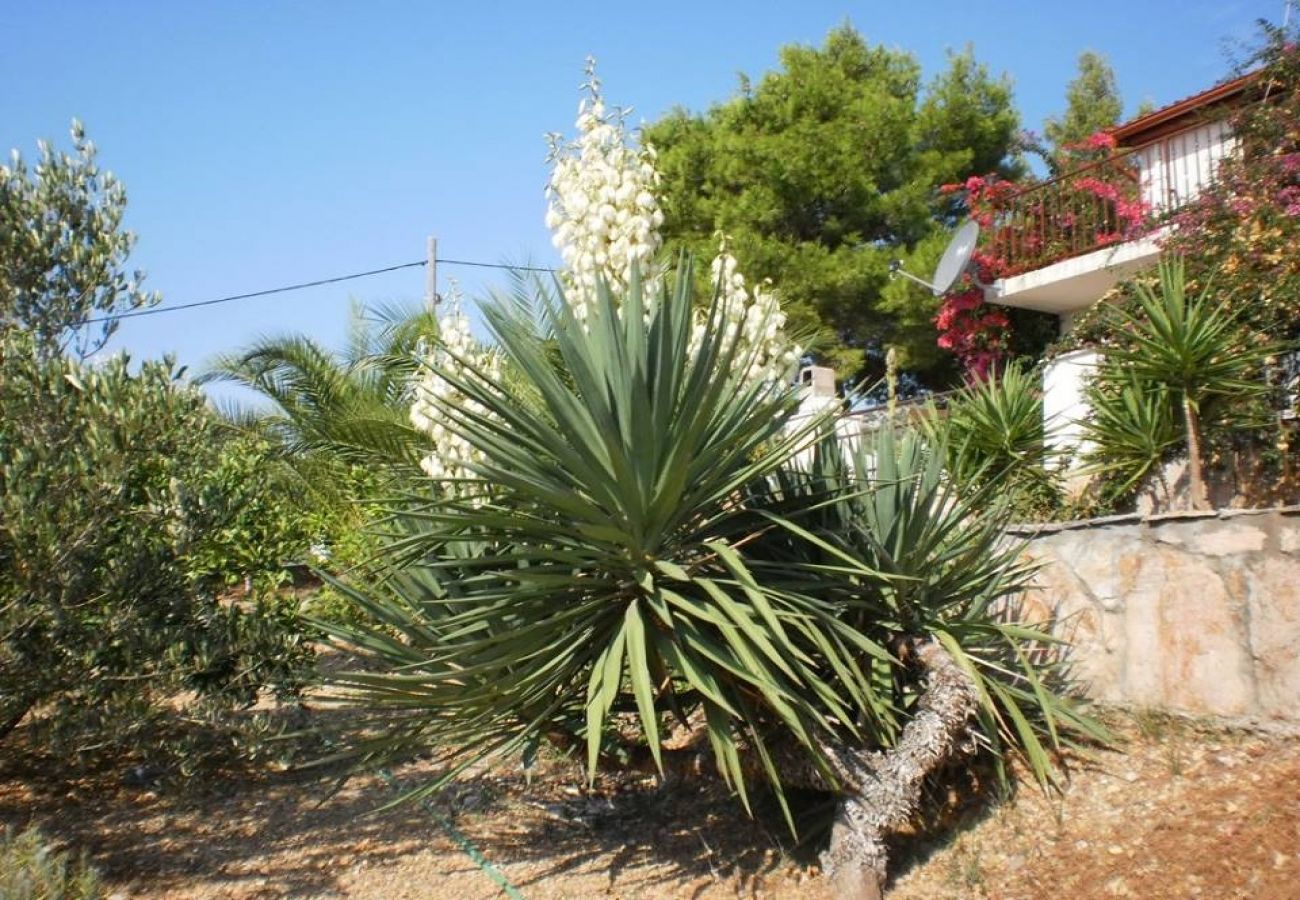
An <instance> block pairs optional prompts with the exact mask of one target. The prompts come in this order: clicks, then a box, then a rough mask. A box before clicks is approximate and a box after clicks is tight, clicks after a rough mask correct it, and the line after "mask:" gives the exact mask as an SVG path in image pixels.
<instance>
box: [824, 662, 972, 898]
mask: <svg viewBox="0 0 1300 900" xmlns="http://www.w3.org/2000/svg"><path fill="white" fill-rule="evenodd" d="M917 656H918V658H919V660H920V663H921V666H922V667H923V668H924V670H925V676H926V680H927V682H928V684H927V688H926V692H925V694H924V695H923V696H922V697H921V700H920V702H919V704H918V708H917V712H916V715H915V716H913V717H912V720H911V721H910V722H908V723H907V725H906V727H904V729H903V733H902V736H901V737H900V738H899V741H898V744H897V745H895V746H894V748H893V749H891V750H889V751H888V752H884V753H880V752H858V753H857V754H854V757H855V758H852V759H851V760H850V759H848V758H847V757H848V754H846V753H843V752H841V753H839V754H837V759H836V762H837V763H840V764H845V765H848V766H849V767H850V768H851V769H852V770H853V771H851V772H848V773H845V774H846V775H848V776H849V777H844V778H841V782H842V783H843V784H844V785H845V787H846V788H848V786H850V785H851V786H852V787H851V789H850V790H851V792H849V793H845V794H844V795H843V796H842V797H841V798H840V802H839V807H838V809H837V810H836V814H835V823H834V825H833V826H832V829H831V842H830V847H829V848H828V849H827V850H826V852H825V853H823V854H822V858H821V862H822V868H823V869H824V870H825V872H826V875H827V877H829V878H830V879H831V884H832V886H833V889H834V892H835V896H836V898H838V900H879V898H880V897H881V896H882V894H883V891H884V886H885V875H886V865H887V863H888V851H887V849H886V847H885V837H886V836H887V835H888V834H889V833H890V832H891V831H893V830H895V829H896V828H898V827H899V826H900V825H903V824H904V823H906V821H907V820H908V818H910V817H911V815H912V814H913V813H914V812H915V811H916V808H917V804H918V803H919V801H920V799H921V788H922V787H923V785H924V783H925V778H926V776H927V775H929V774H930V773H931V772H933V771H934V770H935V769H936V768H937V767H938V766H939V765H940V764H941V763H942V762H943V761H944V760H945V759H947V758H948V757H949V756H950V755H951V754H952V753H953V751H954V750H955V749H956V748H957V746H958V745H959V743H960V742H961V740H962V738H963V737H965V735H966V734H967V728H968V725H969V720H970V717H971V714H972V713H973V712H974V711H975V706H976V704H977V702H978V695H977V693H976V690H975V685H974V684H973V683H972V682H971V679H970V676H968V675H967V674H966V672H965V671H963V670H962V668H961V667H960V666H958V665H957V662H956V660H954V659H953V658H952V656H951V655H950V654H949V653H948V651H947V650H945V649H944V648H943V645H942V644H940V643H938V642H937V641H927V642H925V643H924V644H922V645H920V646H919V647H918V648H917Z"/></svg>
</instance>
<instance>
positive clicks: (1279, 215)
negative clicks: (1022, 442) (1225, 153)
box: [1052, 30, 1300, 499]
mask: <svg viewBox="0 0 1300 900" xmlns="http://www.w3.org/2000/svg"><path fill="white" fill-rule="evenodd" d="M1255 65H1258V68H1259V71H1260V75H1259V77H1258V79H1257V81H1256V85H1255V88H1254V92H1253V94H1252V96H1251V97H1250V99H1249V100H1248V102H1246V103H1245V104H1243V105H1242V106H1240V107H1238V108H1237V109H1236V110H1235V111H1234V112H1233V113H1232V115H1231V117H1230V119H1229V122H1230V124H1231V127H1232V130H1233V133H1234V134H1235V135H1236V136H1237V138H1238V141H1239V150H1238V153H1236V154H1234V155H1232V156H1230V157H1228V158H1226V159H1225V160H1224V161H1223V162H1222V163H1220V166H1219V170H1218V173H1217V179H1216V181H1215V182H1214V183H1213V184H1211V185H1209V186H1207V187H1206V188H1205V189H1203V190H1202V191H1201V193H1200V194H1199V195H1198V196H1197V197H1196V198H1195V199H1194V200H1192V201H1191V202H1190V203H1188V204H1187V205H1185V206H1183V207H1182V208H1181V209H1179V210H1177V211H1176V212H1175V213H1174V214H1173V216H1172V218H1171V220H1170V223H1169V224H1170V225H1171V226H1172V227H1171V228H1170V229H1169V230H1168V231H1167V232H1165V236H1164V238H1163V240H1162V249H1163V250H1164V251H1165V252H1166V254H1167V255H1169V256H1179V257H1182V258H1183V259H1185V260H1186V266H1187V286H1188V290H1189V291H1193V292H1195V293H1209V294H1211V295H1212V296H1213V297H1214V302H1215V305H1216V307H1217V308H1218V309H1220V310H1222V311H1223V312H1225V313H1227V314H1228V315H1230V316H1231V317H1232V318H1233V320H1234V321H1235V322H1236V323H1237V324H1238V325H1239V327H1240V328H1241V329H1242V331H1243V332H1244V333H1245V335H1246V339H1247V340H1248V342H1249V343H1250V344H1252V345H1253V346H1256V347H1263V346H1269V347H1275V348H1277V350H1278V352H1276V353H1273V354H1272V355H1270V356H1268V357H1266V359H1265V362H1264V364H1263V365H1261V366H1259V367H1258V370H1257V371H1256V372H1255V375H1254V377H1255V378H1256V379H1257V380H1260V381H1263V382H1267V383H1268V384H1270V385H1271V387H1272V388H1273V390H1272V392H1271V394H1266V395H1263V396H1261V397H1257V398H1254V400H1253V403H1254V406H1255V407H1256V408H1255V409H1253V410H1249V411H1248V412H1250V413H1251V415H1250V418H1251V420H1252V421H1253V427H1250V428H1242V427H1240V424H1239V422H1238V418H1239V417H1234V418H1233V419H1231V420H1229V421H1227V422H1226V424H1224V425H1223V426H1221V427H1217V426H1216V425H1215V424H1214V423H1212V422H1210V423H1207V425H1206V445H1207V446H1206V449H1207V452H1208V459H1207V465H1208V467H1209V468H1210V469H1211V470H1214V469H1218V470H1219V471H1220V472H1221V473H1222V472H1224V471H1225V470H1235V476H1236V480H1237V481H1238V482H1240V483H1243V484H1244V482H1246V481H1250V482H1257V483H1260V484H1263V483H1267V484H1270V485H1275V486H1276V488H1275V491H1281V492H1282V494H1281V496H1286V491H1288V490H1291V491H1294V487H1295V486H1294V484H1293V483H1292V482H1294V479H1295V474H1296V473H1295V469H1296V454H1295V446H1296V440H1295V429H1296V424H1295V423H1296V419H1295V418H1294V414H1295V412H1296V409H1295V408H1294V407H1295V391H1294V388H1295V386H1294V384H1288V383H1287V379H1288V378H1292V379H1293V378H1294V374H1288V373H1289V372H1291V371H1292V370H1291V369H1289V368H1288V359H1287V354H1288V351H1290V352H1292V353H1293V352H1294V350H1295V348H1296V340H1297V338H1300V254H1298V253H1297V252H1296V248H1297V247H1300V92H1298V91H1297V88H1300V52H1298V51H1297V49H1296V46H1295V44H1294V43H1291V42H1288V41H1287V40H1286V36H1285V35H1284V34H1283V33H1282V32H1281V31H1277V30H1269V31H1268V42H1267V44H1266V46H1265V48H1264V49H1263V50H1262V51H1260V52H1259V53H1258V54H1257V55H1256V56H1255V57H1254V58H1253V59H1252V67H1254V66H1255ZM1146 280H1149V278H1147V279H1146ZM1144 283H1145V281H1144V277H1139V278H1138V279H1136V280H1134V281H1132V282H1127V283H1124V284H1121V285H1119V286H1118V287H1117V288H1116V289H1115V290H1113V291H1112V292H1110V294H1108V295H1107V296H1106V297H1104V298H1103V299H1102V302H1100V303H1097V304H1095V305H1094V306H1093V307H1091V308H1090V309H1089V310H1087V311H1085V312H1083V313H1081V314H1079V315H1078V316H1077V317H1076V320H1075V322H1074V326H1073V328H1072V330H1071V332H1070V334H1069V335H1067V336H1065V337H1064V338H1062V340H1061V341H1059V342H1058V343H1057V344H1056V345H1055V346H1054V347H1053V348H1052V352H1055V353H1060V352H1066V351H1069V350H1075V349H1078V348H1080V347H1086V346H1097V347H1102V348H1106V347H1112V348H1117V349H1119V350H1121V351H1122V350H1126V349H1131V348H1130V343H1131V334H1130V331H1129V329H1126V328H1116V327H1114V322H1115V319H1114V317H1113V316H1110V315H1108V312H1107V311H1108V310H1110V309H1113V308H1118V309H1119V310H1121V311H1124V312H1126V313H1128V314H1130V315H1140V314H1141V309H1140V306H1139V304H1138V302H1137V293H1138V291H1139V290H1140V288H1141V286H1142V285H1143V284H1144ZM1288 407H1289V408H1288ZM1271 496H1273V499H1276V495H1275V494H1274V495H1271ZM1261 499H1264V498H1261Z"/></svg>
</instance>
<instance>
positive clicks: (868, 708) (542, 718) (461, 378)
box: [321, 266, 1089, 893]
mask: <svg viewBox="0 0 1300 900" xmlns="http://www.w3.org/2000/svg"><path fill="white" fill-rule="evenodd" d="M691 285H692V277H691V272H690V267H689V266H684V267H683V268H682V269H681V270H679V272H678V274H677V277H676V279H675V281H672V282H671V283H669V282H667V281H665V283H664V284H663V286H662V288H661V289H660V292H659V293H657V294H656V295H653V296H646V293H645V292H644V291H643V289H642V286H641V284H640V283H639V281H638V280H637V279H636V278H634V279H633V280H632V284H631V286H630V287H629V289H628V291H627V293H626V294H625V295H624V296H621V297H614V296H613V295H612V294H611V292H610V291H609V290H608V289H607V288H602V289H601V290H600V291H598V297H597V299H596V301H595V302H594V303H592V304H589V306H588V311H587V317H586V319H585V322H584V323H583V324H579V323H578V322H577V321H576V319H575V318H574V316H573V313H572V311H571V310H570V309H569V307H568V305H567V304H566V303H565V302H564V301H563V299H562V298H555V297H544V298H542V299H541V300H540V301H536V302H529V301H528V300H527V299H526V298H521V299H520V300H518V301H517V302H513V303H498V304H495V305H492V306H489V307H487V308H486V309H485V310H484V315H485V319H486V321H487V323H488V326H489V328H490V329H491V331H492V333H493V336H494V337H495V339H496V342H497V346H498V348H499V351H500V353H501V354H502V355H503V356H504V357H505V359H506V361H507V362H508V363H509V365H510V367H511V368H512V370H513V371H514V372H515V373H516V376H517V379H518V383H519V384H520V385H522V387H521V388H519V389H516V388H514V387H511V386H509V385H507V386H503V385H501V384H498V383H494V382H492V381H491V380H489V379H488V378H486V377H485V373H484V372H481V371H477V370H475V369H474V368H473V367H472V366H470V365H466V364H457V365H447V366H445V367H443V368H442V369H441V370H440V371H439V373H438V374H439V375H440V376H441V377H442V378H445V379H447V380H448V381H449V382H452V383H454V384H455V386H456V387H457V389H458V391H459V393H460V394H461V395H463V396H464V397H466V398H468V400H469V401H470V402H469V403H467V404H465V405H462V406H454V405H451V404H447V405H446V407H445V408H444V409H442V410H441V413H442V414H443V416H444V418H445V420H446V421H447V422H449V423H451V424H452V426H453V427H454V428H455V429H456V431H457V433H458V434H459V435H460V436H461V437H463V438H464V439H465V440H466V441H467V442H468V443H470V444H471V445H473V447H474V448H476V450H477V451H479V454H480V455H479V456H478V457H477V458H476V460H475V461H474V462H472V463H471V464H470V467H471V468H472V470H473V471H474V473H475V474H474V479H473V481H474V485H473V489H472V490H459V491H423V492H421V493H422V496H418V497H412V500H411V502H410V504H409V505H408V506H407V507H406V508H405V510H404V515H403V519H402V524H403V528H404V533H403V536H402V537H401V538H400V539H398V540H396V541H395V543H394V545H393V547H392V548H391V559H392V566H391V569H390V571H388V572H386V573H385V574H384V577H382V578H378V579H375V580H373V581H372V582H368V583H353V584H339V585H338V586H339V589H340V590H342V591H344V592H345V593H346V594H348V595H349V596H350V597H351V598H352V599H353V600H354V601H355V603H356V604H357V606H359V607H360V608H362V609H364V610H366V611H367V612H368V614H369V619H370V621H369V623H365V624H360V625H354V624H338V623H329V622H323V623H321V627H322V628H323V629H325V630H326V631H327V632H328V633H330V634H331V635H333V637H334V638H335V640H336V641H337V642H338V643H339V644H341V645H342V646H343V647H345V648H346V649H348V650H350V651H352V652H355V653H358V654H360V655H362V656H364V657H367V658H368V661H369V665H367V667H366V670H365V671H358V672H351V673H342V674H339V675H337V676H335V677H334V679H333V682H332V684H333V688H334V691H335V694H334V697H335V700H336V701H337V702H339V703H342V704H347V705H350V706H353V707H357V708H359V709H360V710H362V711H365V712H369V713H372V714H373V718H372V719H371V720H369V721H368V723H367V726H370V725H373V726H374V727H373V728H369V727H367V728H365V729H363V730H362V732H361V734H362V736H361V737H358V738H357V739H356V741H355V743H354V745H353V752H355V753H356V754H358V755H359V756H360V757H361V758H363V759H365V760H366V761H368V762H372V763H373V762H376V761H381V760H385V759H390V758H392V757H394V756H397V755H400V754H404V753H409V752H413V751H430V752H432V753H433V754H434V755H435V756H436V757H437V758H438V759H439V760H440V761H441V762H442V763H443V764H445V769H444V770H443V772H444V774H443V775H442V776H440V777H439V778H437V779H435V780H433V781H431V782H429V783H428V784H427V785H426V786H424V787H423V788H422V789H421V791H422V792H427V791H432V790H436V789H437V788H438V787H439V786H440V785H442V784H444V783H445V782H446V781H447V779H450V778H454V777H455V776H456V775H457V774H458V773H460V772H463V771H464V770H465V769H466V767H468V766H471V765H474V764H475V763H476V762H479V761H482V760H484V759H486V758H488V757H491V756H494V755H500V754H506V753H512V752H523V753H528V752H530V749H531V748H534V747H536V745H537V744H539V743H541V742H543V741H546V742H550V743H553V744H556V745H558V746H560V747H562V748H565V749H566V750H567V749H576V750H585V755H586V758H587V761H588V766H589V768H590V770H591V771H592V772H593V773H594V771H595V770H596V769H597V768H599V767H603V766H625V767H626V766H631V767H645V768H649V769H651V770H658V771H660V772H665V771H670V770H671V771H677V772H680V773H686V772H698V771H700V767H701V764H702V763H704V764H705V768H707V767H708V766H707V764H708V763H709V762H711V764H712V765H713V766H715V767H716V769H717V770H718V771H719V773H720V774H721V776H722V777H723V778H725V779H726V780H727V782H728V783H729V784H730V785H731V786H732V788H733V789H734V790H735V791H736V792H737V794H738V795H739V798H740V799H741V801H742V803H744V804H745V805H746V806H748V803H749V785H750V784H751V783H752V782H753V781H754V780H755V779H756V778H757V779H760V780H764V781H766V782H767V783H768V784H769V785H770V786H771V788H772V789H773V791H774V793H775V796H776V797H777V799H778V800H779V801H780V803H781V804H782V806H783V808H784V809H785V811H786V815H787V819H788V821H790V822H791V823H793V815H792V813H791V811H790V809H789V807H788V806H787V800H786V791H785V789H786V788H787V787H789V786H814V787H819V788H821V789H827V790H831V791H834V792H836V793H837V794H839V796H840V800H839V804H840V806H839V809H840V812H839V818H838V821H837V825H836V830H835V834H836V837H835V838H834V840H833V843H832V848H831V851H830V855H829V856H828V862H829V864H830V865H831V867H832V868H834V869H835V871H836V872H838V873H839V875H837V879H839V880H840V882H841V883H842V884H854V885H858V886H859V887H860V888H861V889H862V890H863V891H866V892H867V893H870V891H871V890H876V891H878V890H879V886H880V879H881V878H882V877H883V872H884V861H885V857H884V845H883V843H882V842H881V839H882V837H883V833H884V831H886V830H887V829H888V828H890V827H893V826H894V825H896V824H897V822H898V819H899V816H900V815H906V813H907V812H909V811H910V810H911V808H912V807H913V806H914V804H915V803H916V801H917V799H918V797H919V794H920V789H921V782H922V780H923V779H924V777H925V776H926V775H927V773H930V772H932V771H933V770H934V768H935V766H936V765H937V764H938V763H939V762H941V761H942V760H943V759H945V758H947V757H948V756H949V755H951V754H952V753H953V752H954V750H955V747H956V746H957V745H958V744H959V743H961V741H962V740H963V739H964V738H965V737H966V736H967V735H968V732H969V724H968V723H969V719H970V718H971V716H974V718H975V722H976V727H977V731H978V733H979V734H980V735H982V736H983V740H984V742H985V743H986V744H987V745H989V746H993V747H996V748H999V749H1009V748H1014V747H1020V748H1023V749H1024V750H1025V752H1026V753H1027V754H1028V755H1029V758H1030V760H1031V762H1032V764H1033V766H1034V769H1035V771H1039V772H1041V773H1042V774H1043V777H1046V771H1047V770H1046V751H1045V749H1044V747H1045V746H1053V745H1055V743H1056V742H1057V741H1058V739H1059V733H1058V727H1071V728H1081V729H1087V728H1088V727H1089V726H1088V723H1087V721H1086V720H1085V719H1083V718H1081V717H1080V716H1078V715H1077V714H1076V713H1075V712H1074V711H1073V710H1072V709H1071V708H1070V707H1069V706H1068V704H1066V703H1065V702H1064V701H1062V700H1060V698H1059V697H1057V696H1056V695H1055V694H1053V693H1052V692H1051V690H1050V689H1049V687H1048V686H1047V684H1046V681H1045V679H1044V677H1043V674H1042V673H1041V672H1040V668H1039V667H1038V666H1037V665H1036V664H1035V663H1033V662H1032V661H1031V660H1032V659H1034V658H1035V657H1034V655H1033V654H1032V653H1031V652H1030V650H1029V648H1030V647H1031V646H1032V645H1033V644H1034V643H1035V642H1036V641H1038V640H1039V639H1040V638H1041V637H1042V636H1041V635H1040V634H1038V633H1037V632H1034V631H1032V630H1029V629H1026V628H1023V627H1021V626H1019V625H1015V624H1011V623H1009V622H1008V621H1007V620H1006V619H1005V615H1004V610H1005V606H1006V603H1007V602H1008V598H1010V597H1011V596H1012V595H1014V594H1015V593H1016V592H1017V591H1018V590H1019V589H1020V588H1022V587H1023V585H1024V582H1025V576H1026V574H1027V573H1026V570H1025V568H1024V567H1023V566H1021V565H1020V564H1019V563H1018V562H1017V559H1018V557H1017V548H1015V547H1013V546H1009V545H1007V544H1006V543H1005V542H1003V541H1002V539H1001V533H1000V530H999V528H998V526H997V520H996V519H981V518H979V513H977V512H976V510H977V509H978V508H979V507H978V506H976V505H974V504H973V503H972V502H971V501H967V500H965V499H962V498H956V497H953V496H951V495H950V493H949V492H948V490H947V488H946V484H947V481H946V479H944V478H943V477H941V475H942V468H941V465H940V463H939V461H938V458H937V457H935V456H933V455H930V454H929V453H928V452H926V451H925V450H924V448H923V446H922V444H921V443H920V441H919V440H916V439H907V440H905V441H904V442H902V443H900V444H897V445H895V444H893V443H885V444H882V445H880V446H878V447H876V448H874V450H871V451H868V450H859V451H857V455H856V456H854V458H853V460H852V463H851V464H850V463H849V462H848V461H846V459H847V458H846V456H845V454H844V453H843V452H842V450H841V448H839V447H838V446H837V445H834V444H833V443H832V442H833V437H827V438H826V441H827V443H825V444H824V445H823V447H822V449H821V450H820V451H819V452H817V453H816V454H814V457H815V458H814V463H813V465H812V467H811V468H809V469H801V468H800V467H799V466H798V465H797V464H796V460H797V459H798V458H799V456H798V451H800V449H801V448H803V447H805V446H806V445H807V442H808V441H809V439H810V438H811V437H812V435H813V432H814V431H815V430H816V429H819V428H822V427H823V426H824V425H825V423H824V422H813V423H809V424H808V425H806V426H804V427H802V428H799V429H792V428H791V427H790V422H791V418H792V416H793V415H794V413H795V412H796V410H797V408H798V397H797V396H796V394H795V393H794V392H793V391H792V390H790V389H789V387H788V386H786V385H779V384H772V383H765V382H756V381H750V380H747V379H746V378H745V376H744V374H743V373H746V372H748V371H749V370H750V368H751V363H752V362H753V360H752V359H750V358H748V357H747V354H752V353H757V352H759V351H758V349H757V348H754V349H748V350H747V349H745V348H744V347H743V346H742V345H741V344H740V343H739V341H738V338H737V334H738V332H737V330H736V329H730V330H728V329H727V328H726V327H725V324H724V323H725V322H726V319H727V316H726V310H725V309H723V301H722V300H721V299H719V298H717V297H715V299H714V301H713V303H712V304H711V305H710V306H709V307H708V310H707V313H706V317H707V321H706V322H705V323H704V325H703V327H702V328H700V329H696V328H695V323H696V318H695V313H694V312H693V310H692V290H691ZM539 320H540V322H541V326H542V329H543V330H544V333H546V334H547V335H548V336H549V339H548V340H545V341H544V340H541V339H540V337H539V330H538V321H539ZM975 499H976V500H977V501H979V502H980V503H981V504H982V503H983V501H985V500H987V498H984V497H979V498H975ZM670 720H672V721H676V722H678V723H679V724H680V725H681V726H682V727H684V728H686V729H689V730H690V731H691V733H692V734H693V736H694V740H693V741H692V742H691V743H690V745H689V746H687V747H685V748H682V747H678V748H677V749H670V748H668V747H666V746H665V739H666V737H667V734H666V725H667V723H668V722H669V721H670ZM887 795H890V796H889V797H887ZM890 797H892V799H890ZM886 801H887V802H886ZM791 827H793V824H792V825H791ZM854 889H855V890H857V889H858V888H854Z"/></svg>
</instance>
